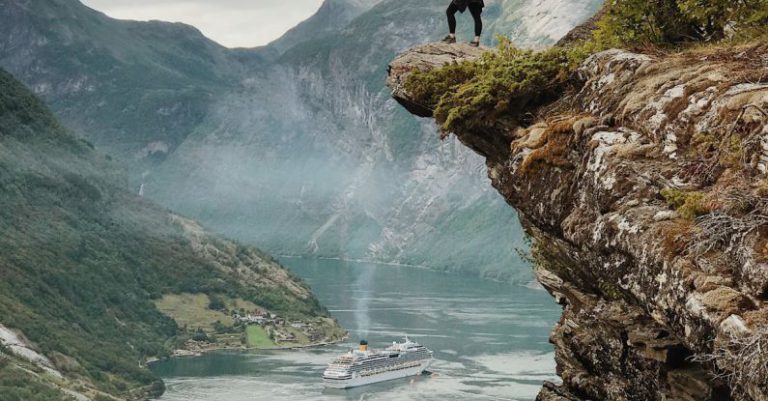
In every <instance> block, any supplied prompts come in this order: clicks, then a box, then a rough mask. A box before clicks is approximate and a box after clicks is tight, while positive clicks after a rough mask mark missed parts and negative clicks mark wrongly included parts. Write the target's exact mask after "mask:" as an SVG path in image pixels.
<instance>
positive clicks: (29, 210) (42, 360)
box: [0, 70, 327, 400]
mask: <svg viewBox="0 0 768 401" xmlns="http://www.w3.org/2000/svg"><path fill="white" fill-rule="evenodd" d="M126 185H127V182H126V179H125V178H124V177H123V176H122V175H120V174H118V173H117V172H116V170H115V167H114V165H113V164H112V163H111V162H110V161H109V160H107V159H106V158H105V157H104V156H102V155H100V154H98V153H96V152H95V151H94V150H93V146H92V145H90V144H89V143H88V142H86V141H84V140H81V139H77V138H75V137H74V136H73V135H72V134H70V133H69V132H67V131H66V130H65V129H63V128H62V126H61V125H60V124H59V123H58V122H57V121H56V119H55V118H54V116H53V115H52V114H51V113H50V112H49V111H48V110H47V109H46V108H45V107H44V106H43V104H42V102H41V101H40V100H38V99H37V98H36V97H35V96H34V95H32V94H31V93H30V92H29V91H28V90H27V89H26V88H24V87H23V86H22V85H21V84H20V83H19V82H17V81H16V80H14V79H13V78H12V77H11V76H10V75H9V74H8V73H6V72H5V71H2V70H0V194H1V195H0V233H2V235H0V276H2V280H0V378H1V379H0V389H2V393H0V394H2V399H3V400H17V399H18V400H33V399H41V400H53V399H62V398H64V396H63V395H62V394H64V393H62V392H61V391H60V390H56V388H59V387H61V388H62V389H63V390H62V391H67V392H72V391H75V392H78V393H81V394H83V395H85V396H87V397H90V398H94V397H97V398H98V394H99V393H108V394H113V395H116V396H119V397H120V398H121V399H126V398H130V399H134V398H143V396H144V395H145V394H149V393H154V394H157V393H159V392H162V390H163V385H162V382H161V381H160V380H159V379H158V378H157V377H155V376H153V375H152V374H151V373H150V372H149V370H148V369H146V367H143V362H144V360H145V359H146V358H149V357H162V356H166V355H168V353H169V351H170V350H172V349H173V348H175V347H179V346H181V344H182V343H183V342H184V341H185V340H186V339H187V338H188V336H189V333H188V332H187V331H186V330H185V329H182V328H179V327H178V326H177V324H176V323H175V322H174V321H173V320H171V319H169V318H168V317H166V316H165V315H163V314H161V313H160V312H159V311H158V310H157V308H156V307H155V304H154V302H155V300H157V299H158V298H160V297H161V296H162V295H165V294H178V293H205V294H211V295H217V296H219V297H222V298H232V299H242V300H244V301H249V302H252V303H254V304H256V305H258V306H261V307H263V308H266V309H268V310H271V311H274V312H275V313H278V314H280V315H282V316H284V317H286V318H291V319H298V320H311V319H315V318H317V317H323V316H327V312H326V311H325V310H323V309H322V308H321V307H320V305H319V304H318V302H317V300H316V299H315V298H314V297H313V296H312V294H311V293H310V291H309V289H308V288H307V286H306V285H305V284H303V283H302V282H300V281H298V280H297V279H296V278H295V277H293V276H292V275H291V274H290V273H289V272H287V271H286V270H285V269H284V268H282V267H281V266H279V265H278V264H277V263H275V262H273V261H272V260H271V259H270V258H269V257H267V256H265V255H264V254H263V253H262V252H260V251H259V250H257V249H254V248H248V247H245V246H242V245H239V244H237V243H234V242H231V241H228V240H224V239H221V238H218V237H216V236H212V235H210V234H208V233H206V232H205V231H204V230H203V229H202V228H200V227H199V226H198V225H196V224H195V223H194V222H192V221H189V220H187V219H183V218H181V217H178V216H175V215H172V214H170V213H169V212H168V211H167V210H165V209H163V208H160V207H158V206H155V205H153V204H152V203H150V202H148V201H146V200H144V199H142V198H139V197H137V196H135V195H133V194H130V193H128V192H126V191H125V190H124V188H125V187H126ZM34 388H39V389H41V390H40V392H36V391H30V389H34ZM43 389H45V390H43Z"/></svg>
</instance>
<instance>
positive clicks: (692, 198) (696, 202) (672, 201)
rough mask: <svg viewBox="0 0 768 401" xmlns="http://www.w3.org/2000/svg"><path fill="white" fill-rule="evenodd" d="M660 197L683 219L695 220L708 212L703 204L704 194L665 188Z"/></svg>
mask: <svg viewBox="0 0 768 401" xmlns="http://www.w3.org/2000/svg"><path fill="white" fill-rule="evenodd" d="M661 196H663V197H664V199H666V200H667V203H669V205H670V206H672V207H673V208H675V210H677V212H678V213H679V214H680V217H682V218H684V219H695V218H696V217H698V216H702V215H705V214H707V213H709V212H710V210H709V208H708V207H707V206H706V204H705V203H704V194H703V193H701V192H695V191H692V192H686V191H681V190H679V189H676V188H666V189H664V190H662V191H661Z"/></svg>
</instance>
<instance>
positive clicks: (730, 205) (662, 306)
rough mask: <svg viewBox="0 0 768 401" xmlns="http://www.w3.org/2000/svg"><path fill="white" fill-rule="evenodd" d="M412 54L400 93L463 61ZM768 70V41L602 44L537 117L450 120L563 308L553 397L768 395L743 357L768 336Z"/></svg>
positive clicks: (407, 97) (764, 380) (535, 110)
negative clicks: (525, 236)
mask: <svg viewBox="0 0 768 401" xmlns="http://www.w3.org/2000/svg"><path fill="white" fill-rule="evenodd" d="M407 55H408V56H407V57H401V58H398V59H397V60H395V61H394V62H393V64H392V65H393V66H396V68H394V67H393V68H391V69H390V77H389V82H390V84H391V83H393V82H394V83H397V82H404V80H405V79H406V78H407V75H408V74H409V73H410V72H411V71H413V69H416V68H418V69H419V70H424V66H432V68H436V67H439V66H441V65H442V64H443V62H442V61H441V60H444V59H445V57H447V56H446V55H442V56H439V57H437V56H436V55H434V54H429V53H420V52H418V51H416V52H415V53H414V52H410V53H407ZM450 57H453V56H450ZM472 57H474V56H472ZM472 57H463V58H462V59H463V60H466V59H472ZM766 60H768V46H766V45H765V44H764V43H756V44H752V45H743V46H732V47H730V48H727V47H710V48H706V49H703V50H695V51H686V52H681V53H677V54H668V53H664V54H639V53H633V52H629V51H625V50H617V49H613V50H608V51H603V52H599V53H597V54H594V55H592V56H590V57H589V58H587V59H586V60H585V61H584V62H583V63H581V64H580V65H579V66H578V68H577V69H576V70H575V74H573V76H572V77H570V78H569V80H568V81H567V82H566V83H565V85H564V86H563V87H562V91H561V92H560V93H559V94H558V98H557V99H553V100H552V101H551V102H545V103H540V104H539V103H537V104H531V105H530V106H531V107H530V108H529V109H528V111H529V113H530V114H531V116H532V118H531V119H530V120H529V121H526V120H524V119H520V118H517V116H515V118H510V119H508V120H507V123H504V124H487V123H486V122H485V121H460V122H459V123H457V124H454V125H452V127H453V128H455V129H454V130H453V133H454V134H455V135H456V136H457V137H458V138H459V140H461V141H462V142H463V143H464V144H466V145H467V146H468V147H470V148H472V149H473V150H475V151H476V152H478V153H480V154H481V155H483V156H485V157H486V159H487V165H488V170H489V176H490V178H491V180H492V183H493V185H494V187H495V188H496V189H497V190H498V191H499V192H500V193H501V194H502V195H503V196H504V197H505V199H506V200H507V202H508V203H509V204H510V205H512V206H513V207H515V208H516V209H517V210H518V212H519V215H520V219H521V221H522V223H523V226H524V227H525V228H526V230H527V232H528V233H529V234H530V235H531V236H532V237H533V239H534V252H535V257H534V259H535V260H537V262H539V263H537V264H538V266H537V276H538V278H539V281H540V282H541V283H542V285H543V286H544V287H545V288H546V289H547V290H548V291H549V292H550V293H551V294H552V295H553V296H555V298H556V299H558V301H559V302H560V303H561V304H562V305H563V308H564V310H563V316H562V319H561V320H560V322H558V324H557V326H556V327H555V329H554V331H553V333H552V336H551V341H552V343H553V344H554V345H555V349H556V361H557V366H558V374H559V375H560V376H561V377H562V379H563V383H562V385H555V384H551V383H548V384H546V385H545V386H544V388H543V389H542V391H541V393H540V395H539V399H540V400H587V399H600V400H671V399H674V400H721V399H734V400H766V399H768V373H767V372H765V369H763V370H759V371H756V370H755V368H754V366H755V364H754V363H752V361H746V360H740V359H739V358H744V356H745V355H752V356H754V355H755V352H754V351H753V349H755V347H758V346H759V345H760V344H762V343H763V342H764V340H765V335H766V334H765V333H766V332H767V330H766V328H768V303H766V301H768V198H766V196H765V195H766V190H765V188H766V178H767V177H766V176H765V175H766V167H765V166H766V165H768V164H767V163H766V160H768V157H766V155H767V154H768V145H766V144H767V143H768V114H766V112H765V110H766V109H768V85H766V84H764V83H763V82H764V76H765V73H766V71H768V61H766ZM411 66H412V67H413V68H410V67H411ZM427 68H429V67H427ZM393 96H395V98H396V99H398V100H399V101H400V103H402V104H408V102H410V101H413V100H414V99H413V98H412V97H411V96H413V94H412V93H409V92H407V91H402V90H399V87H397V86H394V87H393ZM509 101H510V102H514V101H515V99H509ZM425 114H426V113H425ZM461 118H462V119H464V120H466V119H470V120H471V119H472V118H482V115H480V116H477V117H475V116H472V115H463V116H462V117H461ZM501 119H504V117H503V116H502V117H501ZM510 121H511V122H512V123H509V122H510ZM499 246H504V244H499ZM745 367H747V368H749V369H752V371H751V372H746V371H745V370H744V369H746V368H745Z"/></svg>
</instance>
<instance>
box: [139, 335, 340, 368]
mask: <svg viewBox="0 0 768 401" xmlns="http://www.w3.org/2000/svg"><path fill="white" fill-rule="evenodd" d="M347 339H349V334H347V335H345V336H344V337H342V338H340V339H338V340H335V341H324V342H319V343H312V344H299V345H283V346H276V347H271V348H259V347H250V348H248V347H214V348H208V349H204V350H199V351H190V350H184V349H177V350H174V351H173V353H172V354H171V356H168V357H164V358H156V357H152V358H147V359H146V360H145V361H144V365H145V366H147V367H149V366H151V365H154V364H157V363H160V362H165V361H169V360H171V359H182V358H198V357H201V356H204V355H205V354H210V353H213V352H220V351H239V352H252V351H291V350H300V349H307V348H319V347H327V346H329V345H334V344H340V343H342V342H344V341H346V340H347Z"/></svg>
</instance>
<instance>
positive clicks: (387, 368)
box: [323, 337, 432, 388]
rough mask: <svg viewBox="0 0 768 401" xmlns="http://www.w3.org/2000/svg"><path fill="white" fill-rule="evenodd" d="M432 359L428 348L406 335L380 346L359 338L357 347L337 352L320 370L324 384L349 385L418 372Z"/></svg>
mask: <svg viewBox="0 0 768 401" xmlns="http://www.w3.org/2000/svg"><path fill="white" fill-rule="evenodd" d="M431 363H432V351H430V350H429V349H427V348H426V347H424V346H423V345H419V344H418V343H415V342H413V341H411V340H409V339H408V338H407V337H406V338H405V341H404V342H402V343H397V342H393V343H392V345H390V346H389V347H387V348H385V349H384V350H381V351H377V350H372V349H368V342H367V341H365V340H363V341H360V347H359V348H358V349H357V350H352V351H349V352H347V353H345V354H342V355H340V356H339V357H337V358H336V359H334V361H333V362H331V363H330V364H328V368H327V369H326V370H325V372H324V373H323V382H324V383H325V385H326V386H327V387H333V388H350V387H357V386H363V385H366V384H371V383H378V382H382V381H386V380H394V379H400V378H403V377H408V376H415V375H420V374H421V373H422V372H424V370H426V369H427V368H428V367H429V365H430V364H431Z"/></svg>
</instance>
